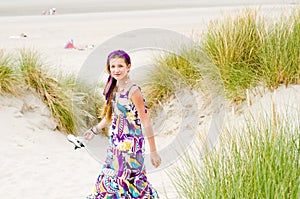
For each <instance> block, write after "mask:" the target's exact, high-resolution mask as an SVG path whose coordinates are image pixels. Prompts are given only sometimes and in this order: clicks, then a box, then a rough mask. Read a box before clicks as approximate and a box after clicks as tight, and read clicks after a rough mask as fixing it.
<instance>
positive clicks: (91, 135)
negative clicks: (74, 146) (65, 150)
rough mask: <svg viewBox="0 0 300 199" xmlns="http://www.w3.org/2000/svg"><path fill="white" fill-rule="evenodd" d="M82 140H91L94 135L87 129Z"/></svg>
mask: <svg viewBox="0 0 300 199" xmlns="http://www.w3.org/2000/svg"><path fill="white" fill-rule="evenodd" d="M83 136H84V139H86V140H91V139H93V138H94V137H95V134H94V133H93V132H92V131H91V130H90V129H89V130H87V131H86V132H84V133H83Z"/></svg>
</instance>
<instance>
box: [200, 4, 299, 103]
mask: <svg viewBox="0 0 300 199" xmlns="http://www.w3.org/2000/svg"><path fill="white" fill-rule="evenodd" d="M299 13H300V8H299V7H298V8H295V9H294V10H293V11H292V12H284V13H283V14H282V15H281V16H277V17H276V19H271V20H268V18H267V17H264V16H262V15H259V12H258V10H256V9H254V10H249V9H247V10H243V11H241V12H240V13H239V14H238V15H237V16H230V15H229V16H226V17H224V19H222V20H220V19H218V20H215V21H212V22H211V23H210V25H209V27H208V30H207V32H206V34H205V35H204V37H203V40H202V41H201V42H200V43H201V46H202V47H203V49H204V51H205V52H206V53H207V54H208V55H209V56H210V57H211V59H212V61H213V63H214V64H215V65H216V66H217V67H218V70H219V71H220V74H221V78H222V80H223V83H224V87H225V92H226V95H227V97H228V99H230V100H231V101H234V102H240V101H243V100H245V98H246V92H245V91H246V89H251V88H253V87H255V86H257V85H265V86H266V87H268V88H270V89H274V88H277V87H278V86H279V85H280V84H285V85H288V84H299V82H300V80H299V77H300V70H299V69H300V61H299V60H300V39H299V38H300V14H299ZM270 21H276V22H275V23H270Z"/></svg>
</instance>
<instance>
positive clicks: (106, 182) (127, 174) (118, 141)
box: [86, 85, 159, 199]
mask: <svg viewBox="0 0 300 199" xmlns="http://www.w3.org/2000/svg"><path fill="white" fill-rule="evenodd" d="M136 89H140V87H138V86H137V85H133V86H131V87H130V88H129V89H128V90H127V91H126V92H125V93H117V92H115V93H114V96H113V101H112V103H113V104H112V105H113V117H112V118H113V119H112V125H111V128H110V140H109V141H110V145H109V147H108V149H107V156H106V160H105V164H104V165H103V167H102V170H101V173H100V175H99V176H98V178H97V181H96V183H95V187H94V193H93V194H91V195H90V196H88V197H87V198H86V199H119V198H124V199H133V198H136V199H137V198H139V199H156V198H159V197H158V194H157V192H156V190H155V189H154V188H153V187H152V185H151V184H150V183H149V182H148V179H147V175H146V170H145V165H144V152H145V149H144V144H145V141H144V136H143V133H142V128H141V121H140V119H139V117H138V112H137V110H136V108H135V106H134V104H133V103H132V101H131V100H130V94H131V93H133V92H134V90H136Z"/></svg>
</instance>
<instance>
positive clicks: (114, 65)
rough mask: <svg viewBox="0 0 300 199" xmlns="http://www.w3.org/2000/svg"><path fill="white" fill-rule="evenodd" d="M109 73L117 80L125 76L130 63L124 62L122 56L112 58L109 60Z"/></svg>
mask: <svg viewBox="0 0 300 199" xmlns="http://www.w3.org/2000/svg"><path fill="white" fill-rule="evenodd" d="M109 65H110V73H111V76H112V77H113V78H115V79H116V80H117V81H119V80H122V79H124V78H125V77H127V74H128V71H129V69H130V64H128V65H127V64H126V63H125V61H124V59H123V58H118V57H117V58H112V59H110V61H109Z"/></svg>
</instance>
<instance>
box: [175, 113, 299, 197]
mask: <svg viewBox="0 0 300 199" xmlns="http://www.w3.org/2000/svg"><path fill="white" fill-rule="evenodd" d="M273 113H275V114H272V115H271V116H267V117H250V118H246V119H247V125H245V127H243V128H230V129H227V130H224V131H223V132H222V134H221V137H220V139H219V143H218V146H217V147H216V148H215V149H214V150H212V151H211V152H210V153H208V154H206V155H205V156H203V150H202V149H200V148H201V147H202V146H198V147H199V148H198V149H196V150H194V153H192V154H189V155H187V156H186V157H185V158H184V162H183V163H182V164H181V166H178V167H177V168H176V169H175V171H173V172H172V174H171V178H172V179H173V180H172V181H173V183H174V185H175V186H176V188H177V191H178V194H179V195H180V197H181V198H191V199H194V198H274V199H277V198H278V199H279V198H295V199H296V198H299V197H300V187H299V185H300V178H299V176H300V165H299V161H300V153H299V151H300V128H299V127H300V123H299V121H300V115H299V111H298V112H295V114H290V113H286V114H283V115H280V116H279V115H277V114H276V112H275V111H273ZM200 140H201V139H200Z"/></svg>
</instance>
